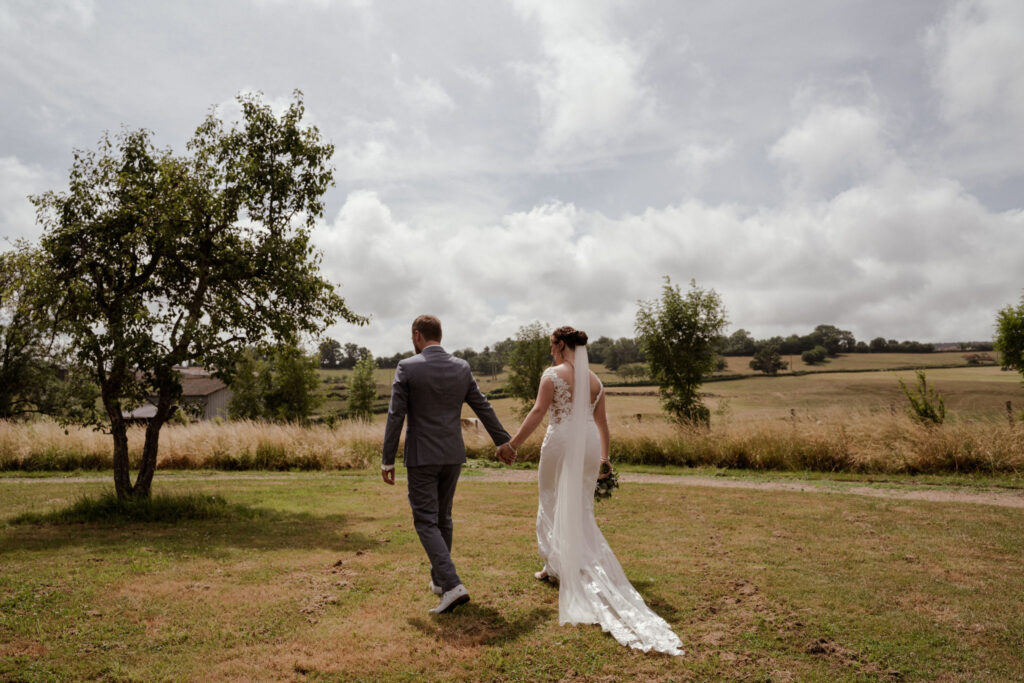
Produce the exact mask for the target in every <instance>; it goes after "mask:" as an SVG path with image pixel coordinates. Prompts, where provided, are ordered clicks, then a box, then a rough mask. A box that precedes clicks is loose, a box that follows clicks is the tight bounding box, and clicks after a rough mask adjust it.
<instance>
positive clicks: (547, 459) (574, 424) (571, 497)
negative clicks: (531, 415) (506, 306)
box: [537, 346, 683, 655]
mask: <svg viewBox="0 0 1024 683" xmlns="http://www.w3.org/2000/svg"><path fill="white" fill-rule="evenodd" d="M541 381H542V382H543V381H549V382H552V383H553V388H554V396H553V398H552V400H551V407H550V409H549V411H548V430H547V434H545V436H544V443H543V445H542V446H541V457H540V467H539V469H538V477H537V478H538V484H539V489H540V500H539V505H538V509H537V546H538V549H539V551H540V555H541V557H542V558H543V559H544V562H545V565H544V566H545V570H546V571H547V572H548V574H549V575H550V576H553V577H555V578H557V579H558V581H559V589H558V620H559V622H560V623H562V624H600V625H601V628H603V629H604V630H605V631H607V632H608V633H611V634H612V636H614V637H615V639H616V640H617V641H619V642H620V643H622V644H623V645H628V646H629V647H632V648H635V649H637V650H643V651H644V652H650V651H651V650H654V651H656V652H664V653H666V654H670V655H682V654H683V649H682V642H681V641H680V640H679V637H678V636H676V634H675V633H673V632H672V629H671V627H670V626H669V625H668V623H667V622H666V621H665V620H664V619H662V618H661V617H659V616H658V615H657V614H655V613H654V612H653V611H651V609H650V608H649V607H647V605H646V604H644V600H643V598H642V597H640V594H639V593H638V592H637V591H636V589H635V588H633V585H632V584H631V583H630V582H629V580H628V579H626V575H625V573H624V572H623V571H622V566H621V565H620V564H619V561H618V560H617V559H616V558H615V553H613V552H612V549H611V548H610V547H609V546H608V542H607V541H606V540H605V538H604V535H603V534H602V533H601V530H600V529H598V528H597V523H596V522H595V521H594V487H595V485H596V484H597V477H598V474H599V473H600V467H601V437H600V434H599V432H598V430H597V425H596V424H595V423H594V407H595V406H596V405H597V402H598V401H599V400H600V399H601V394H602V393H603V392H604V387H602V388H601V389H600V391H599V392H598V395H597V398H596V399H595V400H594V401H593V402H591V401H590V369H589V367H588V364H587V349H586V347H585V346H577V347H576V356H575V367H574V381H573V386H572V387H570V386H569V384H568V383H567V382H566V381H565V380H563V379H562V378H561V377H559V376H558V375H557V374H556V373H555V369H554V368H549V369H548V370H546V371H545V372H544V375H543V376H542V378H541Z"/></svg>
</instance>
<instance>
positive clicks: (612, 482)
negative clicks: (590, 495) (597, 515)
mask: <svg viewBox="0 0 1024 683" xmlns="http://www.w3.org/2000/svg"><path fill="white" fill-rule="evenodd" d="M601 475H603V476H599V477H598V478H597V486H596V487H595V488H594V500H595V501H600V500H604V499H605V498H611V497H612V489H617V488H619V473H618V472H616V471H615V470H613V469H612V465H611V463H608V462H603V463H601Z"/></svg>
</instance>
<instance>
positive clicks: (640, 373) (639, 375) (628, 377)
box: [588, 344, 647, 382]
mask: <svg viewBox="0 0 1024 683" xmlns="http://www.w3.org/2000/svg"><path fill="white" fill-rule="evenodd" d="M588 346H589V344H588ZM615 374H616V375H618V376H619V377H621V378H622V381H623V382H632V381H634V380H636V381H639V380H642V379H644V378H645V377H647V365H646V364H644V363H630V364H629V365H620V366H619V367H618V369H617V370H616V371H615Z"/></svg>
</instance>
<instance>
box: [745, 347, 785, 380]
mask: <svg viewBox="0 0 1024 683" xmlns="http://www.w3.org/2000/svg"><path fill="white" fill-rule="evenodd" d="M788 367H789V363H787V362H786V361H784V360H782V355H781V354H780V353H779V347H777V346H775V345H774V344H765V345H764V346H762V347H761V348H760V349H758V350H757V353H755V354H754V357H753V358H752V359H750V368H751V369H752V370H760V371H761V372H763V373H764V374H766V375H777V374H779V370H785V369H786V368H788Z"/></svg>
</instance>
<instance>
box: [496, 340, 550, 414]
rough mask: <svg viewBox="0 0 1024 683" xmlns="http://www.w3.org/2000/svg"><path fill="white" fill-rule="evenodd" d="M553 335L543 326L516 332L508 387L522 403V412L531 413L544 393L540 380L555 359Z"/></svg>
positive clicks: (511, 394)
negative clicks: (538, 398) (540, 391)
mask: <svg viewBox="0 0 1024 683" xmlns="http://www.w3.org/2000/svg"><path fill="white" fill-rule="evenodd" d="M550 341H551V332H550V330H548V326H547V325H545V324H544V323H541V322H534V323H531V324H530V325H524V326H523V327H520V328H519V331H518V332H516V345H515V347H514V348H513V349H512V353H511V354H509V358H508V369H509V378H508V384H507V385H506V386H505V389H506V391H507V392H508V393H509V395H510V396H512V398H515V399H517V400H518V401H519V406H520V407H519V411H520V413H522V414H525V413H527V412H529V410H530V407H531V406H532V405H533V401H534V399H535V398H537V391H538V389H540V376H541V375H542V374H544V368H546V367H547V366H548V365H549V364H550V359H551V346H550Z"/></svg>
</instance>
